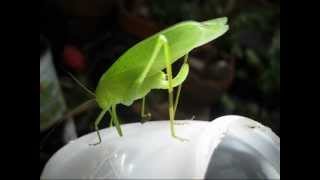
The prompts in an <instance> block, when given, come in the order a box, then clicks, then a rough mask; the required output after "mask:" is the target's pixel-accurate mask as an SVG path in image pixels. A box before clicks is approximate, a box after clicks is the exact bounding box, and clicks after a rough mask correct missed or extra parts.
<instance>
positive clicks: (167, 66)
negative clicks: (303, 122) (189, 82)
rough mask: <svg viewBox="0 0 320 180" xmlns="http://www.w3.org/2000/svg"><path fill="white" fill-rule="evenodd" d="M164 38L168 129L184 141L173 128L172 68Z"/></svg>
mask: <svg viewBox="0 0 320 180" xmlns="http://www.w3.org/2000/svg"><path fill="white" fill-rule="evenodd" d="M162 37H163V38H164V39H163V41H164V55H165V62H166V69H167V77H168V85H169V88H168V93H169V118H170V131H171V135H172V137H174V138H176V139H178V140H181V141H186V140H187V139H184V138H181V137H178V136H176V134H175V130H174V113H175V112H174V104H173V84H172V69H171V63H170V54H169V46H168V41H167V39H166V38H165V37H164V36H162Z"/></svg>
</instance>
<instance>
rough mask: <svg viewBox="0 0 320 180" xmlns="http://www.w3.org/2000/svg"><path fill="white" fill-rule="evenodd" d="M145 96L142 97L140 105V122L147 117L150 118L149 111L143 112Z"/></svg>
mask: <svg viewBox="0 0 320 180" xmlns="http://www.w3.org/2000/svg"><path fill="white" fill-rule="evenodd" d="M145 104H146V102H145V97H143V98H142V107H141V120H142V123H144V122H145V121H147V120H148V119H149V118H151V113H145Z"/></svg>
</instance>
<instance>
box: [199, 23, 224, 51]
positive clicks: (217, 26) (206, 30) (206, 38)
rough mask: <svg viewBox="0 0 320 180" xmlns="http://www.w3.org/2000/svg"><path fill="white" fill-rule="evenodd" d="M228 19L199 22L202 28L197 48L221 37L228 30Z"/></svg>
mask: <svg viewBox="0 0 320 180" xmlns="http://www.w3.org/2000/svg"><path fill="white" fill-rule="evenodd" d="M227 23H228V18H227V17H222V18H216V19H212V20H208V21H203V22H201V24H202V25H203V26H202V38H201V40H200V41H199V43H198V46H201V45H204V44H206V43H208V42H210V41H212V40H214V39H216V38H218V37H219V36H221V35H223V34H224V33H226V32H227V31H228V30H229V25H228V24H227Z"/></svg>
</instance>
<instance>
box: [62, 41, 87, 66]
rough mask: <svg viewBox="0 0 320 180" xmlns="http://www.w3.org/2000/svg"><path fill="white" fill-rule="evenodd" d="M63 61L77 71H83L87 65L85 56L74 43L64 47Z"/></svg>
mask: <svg viewBox="0 0 320 180" xmlns="http://www.w3.org/2000/svg"><path fill="white" fill-rule="evenodd" d="M63 61H64V63H65V64H66V65H67V66H68V67H69V68H71V69H72V70H74V71H77V72H83V71H84V70H85V69H86V67H87V65H86V59H85V56H84V55H83V54H82V52H81V51H80V50H79V49H78V48H76V47H74V46H72V45H66V46H65V47H64V52H63Z"/></svg>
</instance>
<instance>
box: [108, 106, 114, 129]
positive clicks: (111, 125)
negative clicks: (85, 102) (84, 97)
mask: <svg viewBox="0 0 320 180" xmlns="http://www.w3.org/2000/svg"><path fill="white" fill-rule="evenodd" d="M108 112H109V114H110V123H109V127H110V128H111V127H113V117H112V112H111V110H110V109H109V110H108Z"/></svg>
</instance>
